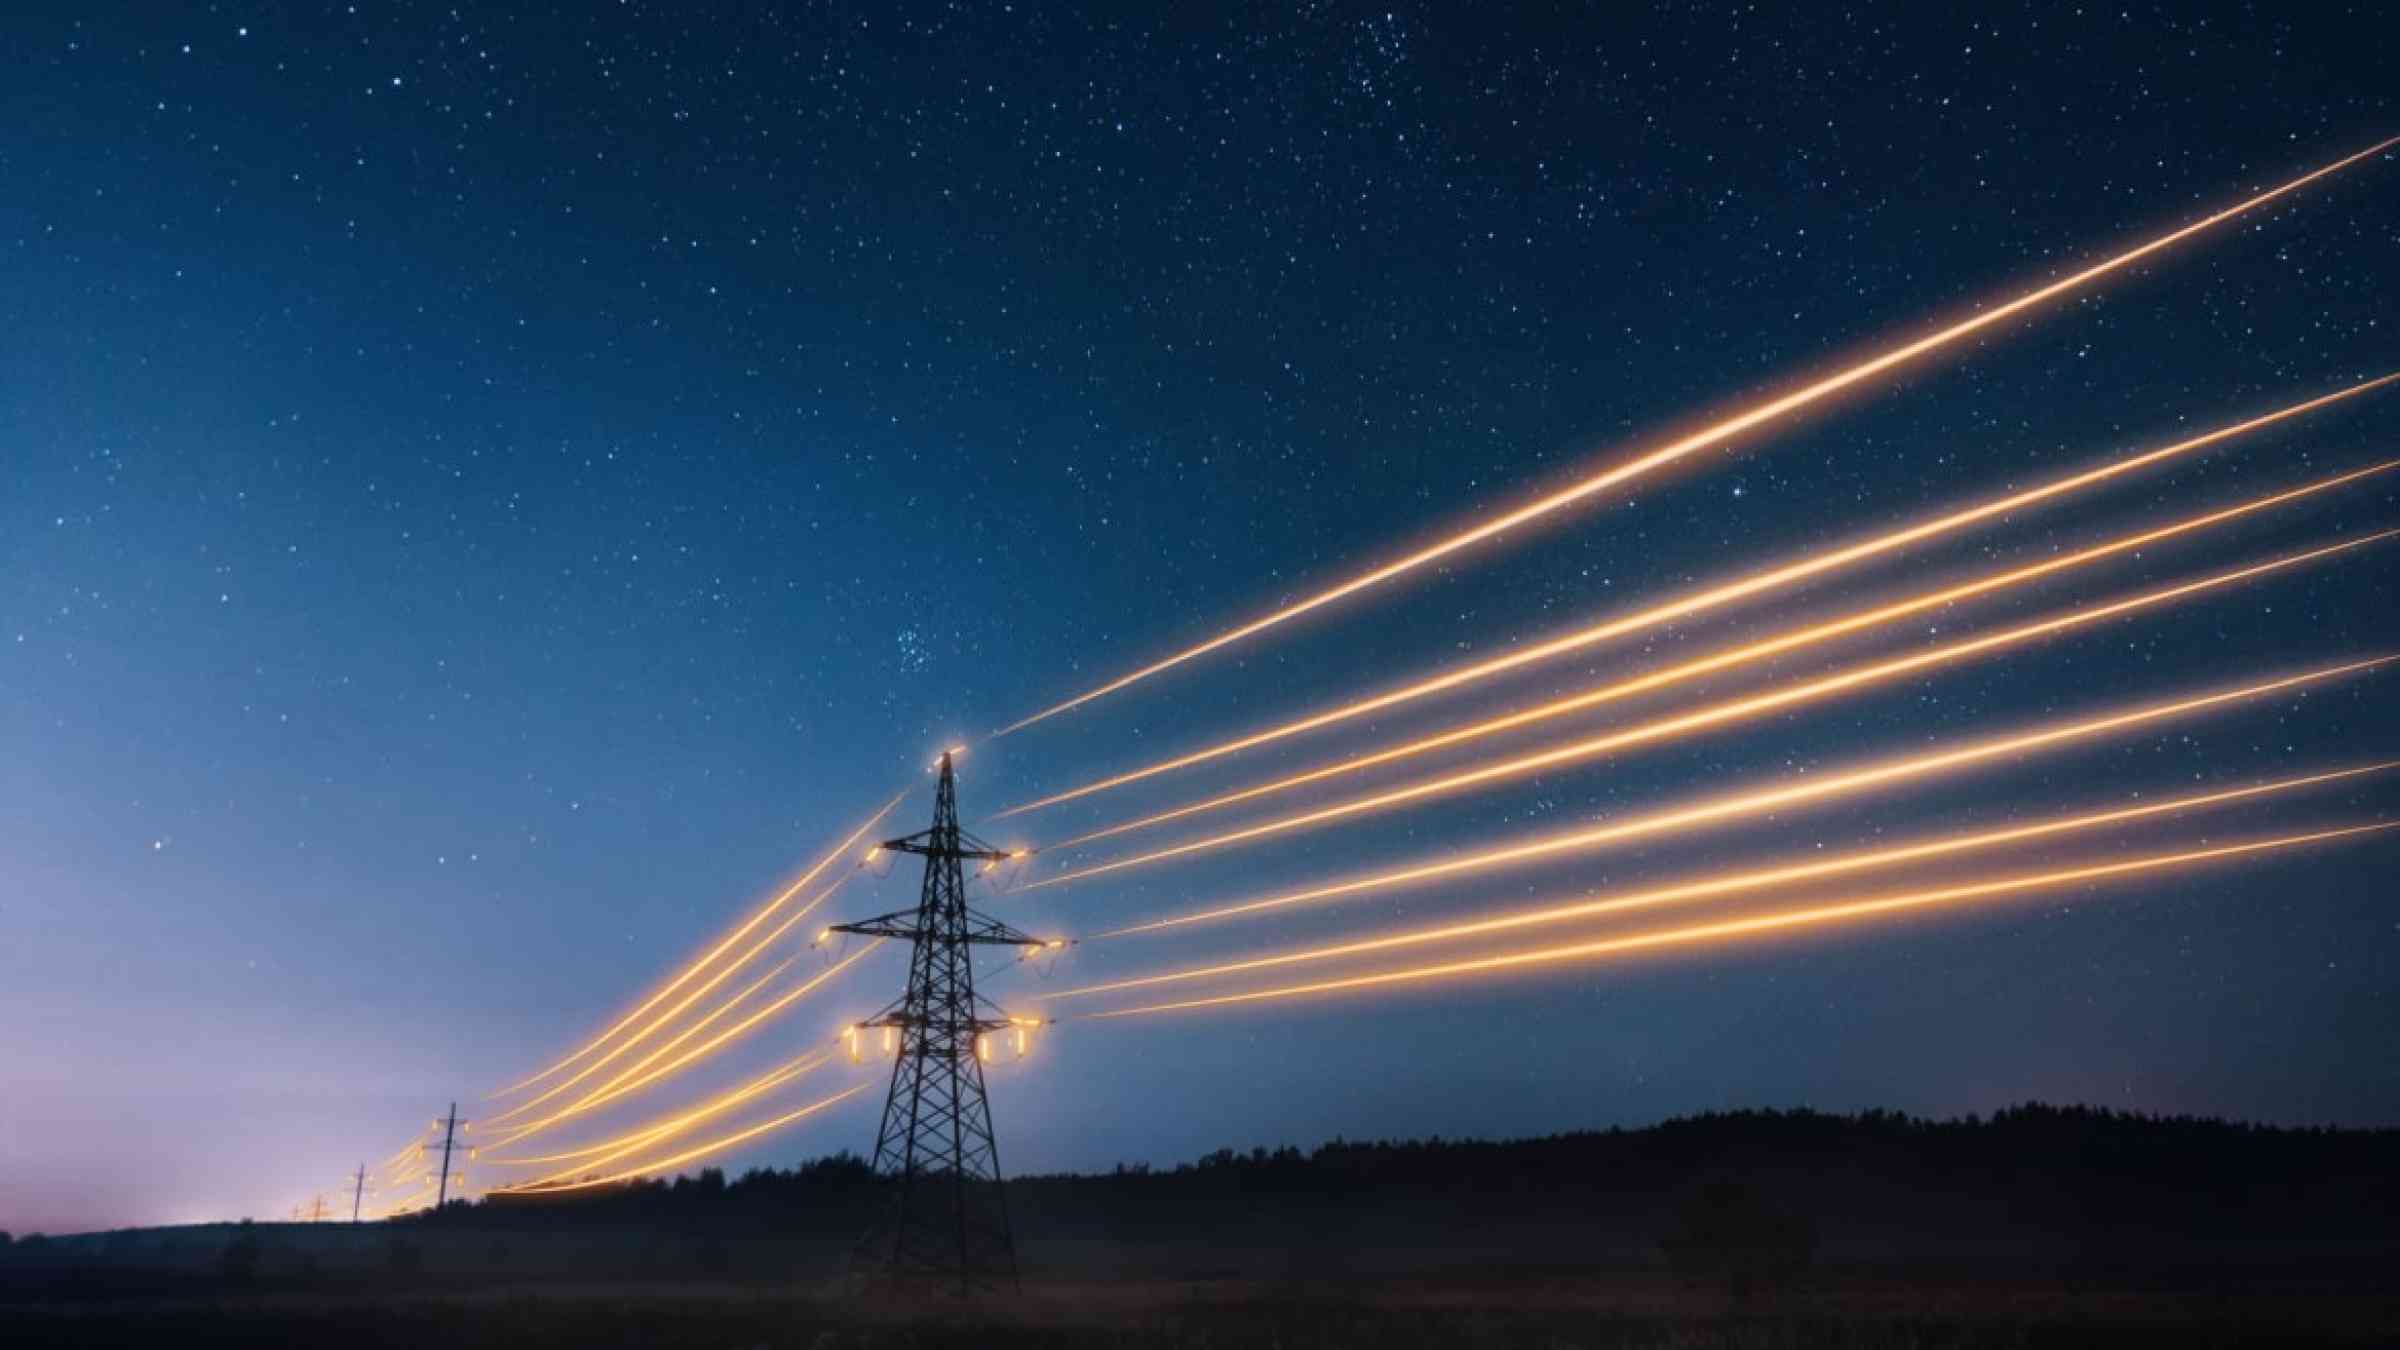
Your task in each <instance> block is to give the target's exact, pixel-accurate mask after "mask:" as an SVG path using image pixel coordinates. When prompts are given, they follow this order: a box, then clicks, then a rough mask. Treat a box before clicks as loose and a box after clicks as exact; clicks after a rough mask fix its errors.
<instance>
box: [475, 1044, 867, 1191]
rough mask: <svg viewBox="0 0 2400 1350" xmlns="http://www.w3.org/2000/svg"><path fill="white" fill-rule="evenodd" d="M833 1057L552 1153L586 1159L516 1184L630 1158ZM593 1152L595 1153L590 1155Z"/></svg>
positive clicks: (801, 1063)
mask: <svg viewBox="0 0 2400 1350" xmlns="http://www.w3.org/2000/svg"><path fill="white" fill-rule="evenodd" d="M832 1058H833V1055H832V1052H830V1051H823V1050H820V1051H814V1052H812V1053H810V1054H806V1055H802V1056H801V1057H800V1058H798V1059H795V1060H793V1061H792V1062H790V1063H789V1064H786V1065H784V1066H782V1067H781V1068H778V1069H776V1070H774V1071H773V1072H770V1073H766V1074H762V1075H761V1076H759V1077H757V1078H755V1079H752V1080H751V1081H750V1082H747V1083H744V1084H743V1085H742V1086H740V1087H738V1088H735V1089H733V1090H732V1091H730V1092H727V1093H723V1094H721V1095H719V1096H717V1097H714V1098H711V1099H710V1100H708V1101H707V1102H704V1103H702V1104H701V1105H700V1106H697V1107H695V1108H693V1109H692V1110H689V1111H686V1112H683V1113H682V1114H680V1115H676V1116H674V1117H672V1118H670V1119H667V1120H664V1121H660V1122H658V1123H656V1124H654V1125H653V1126H651V1127H650V1128H647V1129H642V1130H636V1131H634V1132H633V1133H631V1134H626V1135H620V1136H618V1137H617V1138H615V1139H613V1140H610V1141H609V1142H607V1143H605V1144H598V1145H594V1146H593V1147H591V1148H584V1149H577V1150H575V1151H574V1152H572V1153H562V1154H558V1155H555V1156H554V1157H553V1158H551V1159H550V1161H558V1160H559V1159H564V1158H583V1159H586V1161H584V1162H580V1163H577V1164H575V1165H574V1166H572V1167H568V1168H564V1169H562V1170H560V1171H557V1172H553V1173H550V1174H549V1175H547V1176H540V1177H535V1178H533V1179H531V1180H529V1181H523V1182H519V1183H517V1184H518V1185H522V1186H539V1185H541V1184H543V1183H544V1182H551V1181H563V1180H565V1179H567V1178H568V1177H571V1176H573V1175H575V1173H577V1172H579V1171H589V1170H590V1169H592V1168H595V1167H605V1166H607V1165H608V1164H610V1163H612V1162H616V1161H617V1160H619V1159H621V1158H627V1157H631V1156H632V1155H634V1154H636V1153H639V1152H641V1151H642V1150H643V1149H646V1148H653V1147H656V1146H657V1145H660V1144H663V1143H665V1142H666V1141H667V1140H669V1139H672V1138H674V1137H675V1136H677V1135H679V1134H683V1133H685V1132H686V1131H689V1130H692V1129H695V1128H697V1127H699V1126H700V1125H703V1124H705V1123H707V1122H708V1121H710V1120H713V1119H715V1118H716V1117H718V1116H721V1115H723V1114H725V1113H726V1112H727V1111H730V1110H732V1109H733V1108H735V1107H737V1106H739V1105H741V1104H742V1103H743V1102H746V1101H749V1100H751V1099H752V1098H754V1097H759V1096H762V1095H764V1094H766V1093H768V1092H772V1091H774V1090H775V1089H776V1088H779V1087H782V1086H783V1085H784V1084H786V1083H790V1082H792V1081H794V1080H796V1079H798V1078H800V1077H801V1076H802V1075H804V1074H807V1073H809V1072H810V1071H812V1070H814V1069H818V1068H821V1067H823V1066H824V1065H825V1064H826V1063H827V1062H828V1061H830V1060H831V1059H832ZM595 1154H597V1155H598V1156H596V1157H595V1156H593V1155H595ZM510 1161H517V1162H529V1161H532V1160H531V1159H516V1160H510Z"/></svg>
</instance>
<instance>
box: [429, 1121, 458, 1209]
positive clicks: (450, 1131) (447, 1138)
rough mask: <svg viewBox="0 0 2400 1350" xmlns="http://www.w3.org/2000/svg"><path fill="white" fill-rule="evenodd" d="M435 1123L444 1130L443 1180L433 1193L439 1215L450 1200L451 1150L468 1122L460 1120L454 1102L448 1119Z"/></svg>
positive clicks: (434, 1204) (434, 1206)
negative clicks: (463, 1126) (460, 1131)
mask: <svg viewBox="0 0 2400 1350" xmlns="http://www.w3.org/2000/svg"><path fill="white" fill-rule="evenodd" d="M433 1123H434V1124H436V1125H439V1126H440V1127H441V1129H442V1179H441V1180H440V1181H439V1182H437V1183H435V1185H434V1191H433V1208H434V1211H435V1212H436V1213H439V1212H440V1211H441V1208H442V1206H443V1205H444V1204H446V1203H447V1202H448V1201H449V1199H450V1177H451V1172H450V1149H451V1146H452V1145H454V1144H456V1143H457V1142H458V1127H459V1126H461V1125H464V1124H466V1122H465V1121H463V1120H460V1119H459V1118H458V1103H457V1102H452V1103H450V1115H449V1116H448V1118H446V1119H443V1120H437V1121H435V1122H433ZM458 1179H459V1180H460V1181H462V1182H463V1181H465V1180H466V1174H465V1173H464V1172H461V1173H459V1174H458Z"/></svg>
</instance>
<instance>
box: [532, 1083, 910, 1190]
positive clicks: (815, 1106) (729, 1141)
mask: <svg viewBox="0 0 2400 1350" xmlns="http://www.w3.org/2000/svg"><path fill="white" fill-rule="evenodd" d="M872 1086H873V1084H871V1083H861V1084H859V1085H858V1086H857V1087H853V1088H844V1089H843V1090H841V1091H840V1092H837V1093H835V1094H833V1095H832V1096H830V1097H827V1098H826V1099H825V1100H823V1101H821V1102H812V1103H810V1104H809V1105H807V1106H803V1107H801V1108H800V1109H799V1110H797V1111H793V1112H791V1113H790V1114H788V1115H781V1116H777V1117H776V1118H775V1119H773V1120H770V1121H767V1122H766V1123H764V1124H761V1125H753V1126H751V1127H750V1128H749V1129H746V1130H743V1131H740V1132H739V1133H736V1134H729V1135H726V1136H725V1137H724V1138H722V1139H711V1140H709V1141H708V1142H707V1143H705V1144H702V1145H700V1146H699V1147H698V1148H694V1149H688V1150H686V1151H684V1152H682V1153H678V1154H676V1155H675V1156H673V1157H671V1158H660V1159H658V1160H657V1161H655V1162H648V1163H644V1164H642V1165H641V1166H640V1167H637V1168H633V1169H630V1170H628V1171H623V1172H619V1173H617V1174H616V1175H614V1176H605V1177H594V1178H592V1179H591V1180H589V1181H578V1182H573V1183H571V1184H568V1185H563V1186H543V1187H541V1188H540V1194H543V1195H552V1194H556V1193H558V1192H560V1191H580V1190H588V1189H590V1188H591V1187H594V1186H613V1185H616V1184H617V1183H618V1182H621V1181H631V1180H634V1179H635V1178H637V1177H643V1176H648V1175H649V1174H650V1173H652V1172H655V1171H658V1170H659V1169H660V1168H664V1167H674V1166H677V1165H679V1164H682V1163H687V1162H691V1161H693V1160H694V1159H697V1158H704V1157H707V1156H708V1155H709V1154H711V1153H716V1152H718V1151H720V1150H723V1149H728V1148H731V1147H733V1146H734V1145H735V1144H739V1143H742V1142H743V1141H745V1140H749V1139H755V1138H757V1137H758V1136H760V1135H762V1134H765V1133H767V1132H768V1131H770V1130H780V1129H782V1128H783V1127H784V1126H786V1125H789V1124H791V1123H792V1122H794V1121H796V1120H801V1119H805V1118H806V1117H809V1116H813V1115H815V1114H816V1113H817V1112H819V1111H822V1110H824V1109H825V1108H827V1107H829V1106H832V1105H834V1104H835V1103H837V1102H840V1101H842V1100H844V1099H846V1098H849V1097H855V1096H857V1095H858V1094H859V1093H861V1092H864V1091H866V1090H867V1089H868V1088H869V1087H872ZM500 1189H501V1190H503V1191H506V1192H511V1193H523V1191H524V1188H522V1187H516V1186H503V1187H501V1188H500Z"/></svg>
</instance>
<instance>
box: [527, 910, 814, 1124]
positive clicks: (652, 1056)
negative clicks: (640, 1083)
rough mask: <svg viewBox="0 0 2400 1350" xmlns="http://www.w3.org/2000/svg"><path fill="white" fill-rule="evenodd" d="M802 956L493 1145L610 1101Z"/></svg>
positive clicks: (784, 962) (790, 966) (787, 961)
mask: <svg viewBox="0 0 2400 1350" xmlns="http://www.w3.org/2000/svg"><path fill="white" fill-rule="evenodd" d="M799 959H800V958H798V957H796V956H795V957H789V958H786V959H785V960H784V961H782V962H780V963H778V964H777V965H776V966H775V968H774V969H772V970H769V971H768V972H767V973H766V974H764V975H761V976H759V977H758V978H757V979H755V980H752V981H751V982H750V983H748V984H746V985H744V986H742V987H741V989H739V990H737V991H736V992H735V993H734V995H733V997H731V998H729V999H726V1000H725V1001H724V1002H723V1003H720V1004H718V1005H717V1006H716V1007H714V1008H711V1009H709V1010H708V1012H707V1013H706V1014H704V1015H703V1016H702V1017H701V1018H700V1020H699V1021H697V1022H694V1023H693V1024H692V1025H690V1026H688V1027H685V1028H684V1029H683V1030H682V1031H680V1032H677V1033H676V1034H675V1035H674V1036H673V1037H672V1038H670V1039H669V1040H668V1041H667V1042H666V1043H665V1044H663V1045H660V1046H658V1047H657V1048H656V1049H653V1050H652V1051H651V1052H650V1053H649V1054H647V1055H644V1056H642V1057H641V1058H640V1059H638V1060H635V1061H634V1062H633V1063H632V1064H629V1065H627V1066H626V1067H625V1068H623V1069H620V1070H618V1071H617V1076H616V1077H614V1078H611V1079H609V1080H608V1081H607V1082H605V1083H602V1084H601V1085H600V1086H598V1087H596V1088H593V1089H591V1090H590V1091H588V1092H586V1093H585V1094H584V1095H583V1096H581V1097H579V1098H577V1099H576V1100H575V1101H573V1102H570V1103H568V1104H567V1105H566V1106H564V1107H561V1108H560V1109H559V1110H557V1111H556V1112H553V1113H552V1114H550V1115H547V1116H544V1117H542V1118H541V1119H540V1120H537V1121H533V1122H531V1123H530V1124H526V1125H521V1126H519V1127H518V1128H517V1130H516V1132H515V1133H513V1134H509V1135H505V1136H503V1137H501V1138H499V1139H495V1140H493V1141H492V1143H491V1147H493V1148H499V1147H500V1146H502V1145H504V1144H511V1143H515V1142H516V1141H517V1140H519V1139H523V1138H525V1137H526V1136H528V1135H531V1134H534V1133H536V1132H538V1131H540V1130H544V1129H547V1128H549V1127H550V1126H552V1125H555V1124H557V1123H559V1122H560V1121H562V1120H568V1119H571V1118H573V1117H575V1116H577V1115H580V1114H582V1113H583V1112H584V1111H586V1110H588V1109H590V1108H591V1107H594V1106H597V1105H599V1104H600V1103H601V1102H603V1101H605V1100H607V1098H606V1097H605V1096H604V1095H603V1094H605V1093H607V1092H608V1090H609V1089H610V1088H613V1087H616V1086H617V1085H619V1084H621V1083H623V1082H625V1081H626V1080H627V1079H630V1078H633V1077H635V1076H637V1075H639V1074H640V1073H641V1072H642V1070H644V1069H646V1068H649V1067H650V1066H651V1065H653V1064H656V1063H657V1062H658V1061H659V1060H661V1059H663V1058H665V1057H666V1056H667V1055H668V1054H670V1053H672V1052H673V1051H674V1049H675V1047H677V1046H679V1045H681V1044H683V1043H684V1042H685V1041H688V1040H690V1039H691V1038H692V1037H694V1036H697V1035H699V1034H700V1033H701V1032H703V1031H706V1030H708V1028H709V1027H710V1026H711V1025H712V1024H714V1023H715V1022H716V1021H717V1019H719V1018H721V1017H724V1016H725V1015H726V1014H728V1013H731V1012H732V1011H733V1010H734V1009H736V1008H739V1007H741V1006H742V1004H743V1003H745V1002H747V1001H748V1000H749V998H750V996H751V995H752V994H755V993H757V992H758V991H759V990H761V989H763V988H765V987H766V986H767V985H768V984H770V983H772V982H773V981H774V979H775V977H776V976H778V975H781V974H782V973H783V972H785V971H787V970H790V969H791V968H792V966H793V965H794V964H795V963H797V962H798V961H799Z"/></svg>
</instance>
